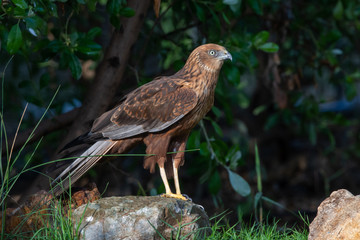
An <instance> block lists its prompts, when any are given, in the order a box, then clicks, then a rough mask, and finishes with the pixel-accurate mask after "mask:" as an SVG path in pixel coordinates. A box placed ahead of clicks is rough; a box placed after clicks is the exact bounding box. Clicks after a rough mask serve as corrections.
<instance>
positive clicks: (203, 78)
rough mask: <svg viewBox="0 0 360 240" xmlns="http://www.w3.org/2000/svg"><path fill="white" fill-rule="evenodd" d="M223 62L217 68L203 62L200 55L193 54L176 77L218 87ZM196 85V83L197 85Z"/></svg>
mask: <svg viewBox="0 0 360 240" xmlns="http://www.w3.org/2000/svg"><path fill="white" fill-rule="evenodd" d="M221 66H222V62H219V63H218V64H217V65H216V66H208V65H207V64H206V63H204V62H202V61H201V59H200V58H199V55H198V53H196V52H195V53H194V52H193V53H192V54H191V55H190V57H189V58H188V60H187V61H186V63H185V65H184V67H183V68H182V69H180V70H179V71H178V72H177V73H176V75H178V76H181V78H183V79H187V80H188V81H191V82H193V83H192V84H194V83H195V82H203V83H202V84H204V83H205V84H206V85H214V87H215V86H216V83H217V80H218V77H219V73H220V69H221ZM195 84H196V83H195Z"/></svg>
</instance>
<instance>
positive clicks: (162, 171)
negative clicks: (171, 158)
mask: <svg viewBox="0 0 360 240" xmlns="http://www.w3.org/2000/svg"><path fill="white" fill-rule="evenodd" d="M159 168H160V176H161V179H162V180H163V183H164V185H165V192H166V193H165V194H162V195H161V196H162V197H167V198H177V199H181V200H184V201H187V200H188V199H187V198H186V197H184V196H183V195H181V193H180V187H179V179H178V181H177V184H176V182H175V186H176V194H175V193H172V192H171V189H170V186H169V182H168V180H167V177H166V172H165V168H164V167H161V166H159ZM176 170H177V169H176ZM176 176H177V171H176ZM178 192H179V193H178Z"/></svg>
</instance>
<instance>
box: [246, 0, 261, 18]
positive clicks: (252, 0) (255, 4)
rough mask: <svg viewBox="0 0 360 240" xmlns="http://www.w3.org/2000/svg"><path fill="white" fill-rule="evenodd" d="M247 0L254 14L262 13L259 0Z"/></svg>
mask: <svg viewBox="0 0 360 240" xmlns="http://www.w3.org/2000/svg"><path fill="white" fill-rule="evenodd" d="M247 2H248V4H249V5H250V7H251V8H252V9H253V10H254V12H255V13H256V14H258V15H263V7H262V4H261V0H248V1H247Z"/></svg>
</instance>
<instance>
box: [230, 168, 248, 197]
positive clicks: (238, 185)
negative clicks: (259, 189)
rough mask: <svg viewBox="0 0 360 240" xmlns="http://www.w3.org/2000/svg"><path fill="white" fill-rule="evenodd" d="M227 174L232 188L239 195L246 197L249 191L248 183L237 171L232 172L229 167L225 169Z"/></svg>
mask: <svg viewBox="0 0 360 240" xmlns="http://www.w3.org/2000/svg"><path fill="white" fill-rule="evenodd" d="M226 170H227V171H228V174H229V179H230V183H231V186H232V188H233V189H234V190H235V191H236V192H237V193H239V194H240V195H241V196H243V197H246V196H248V195H249V194H250V193H251V189H250V186H249V184H248V183H247V182H246V181H245V179H243V178H242V177H241V176H240V175H238V174H237V173H234V172H233V171H231V170H230V169H229V168H227V169H226Z"/></svg>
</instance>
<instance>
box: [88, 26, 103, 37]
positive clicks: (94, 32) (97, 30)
mask: <svg viewBox="0 0 360 240" xmlns="http://www.w3.org/2000/svg"><path fill="white" fill-rule="evenodd" d="M100 34H101V28H99V27H94V28H92V29H90V30H89V31H88V33H87V34H86V37H87V38H89V39H94V38H95V37H96V36H99V35H100Z"/></svg>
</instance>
